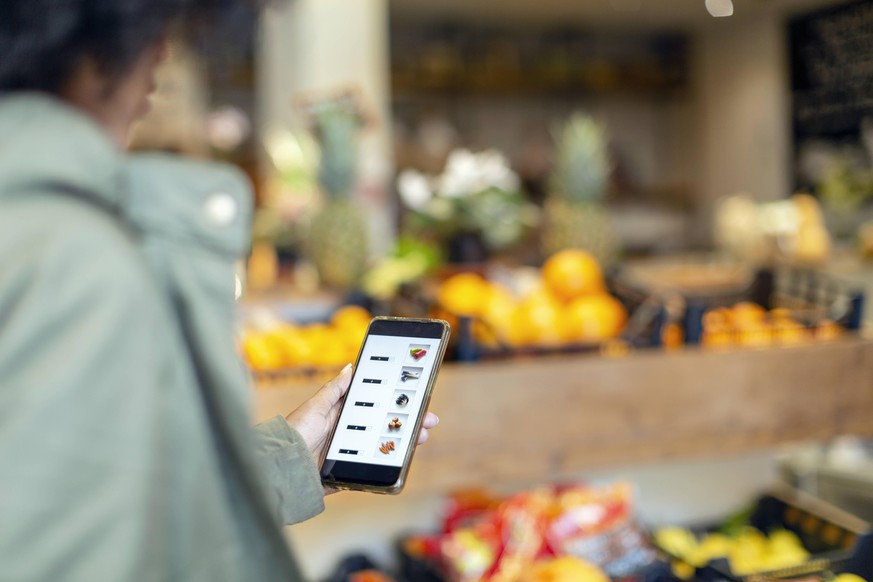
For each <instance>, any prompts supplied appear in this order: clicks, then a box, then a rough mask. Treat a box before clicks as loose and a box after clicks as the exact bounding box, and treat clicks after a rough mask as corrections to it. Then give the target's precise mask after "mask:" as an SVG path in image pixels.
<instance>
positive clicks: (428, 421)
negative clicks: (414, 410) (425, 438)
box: [421, 412, 440, 428]
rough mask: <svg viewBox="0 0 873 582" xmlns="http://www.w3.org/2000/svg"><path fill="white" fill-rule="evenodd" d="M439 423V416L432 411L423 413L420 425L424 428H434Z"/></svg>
mask: <svg viewBox="0 0 873 582" xmlns="http://www.w3.org/2000/svg"><path fill="white" fill-rule="evenodd" d="M439 423H440V417H439V416H437V415H436V414H434V413H433V412H428V413H427V414H425V415H424V421H423V422H422V423H421V426H423V427H424V428H434V427H436V425H438V424H439Z"/></svg>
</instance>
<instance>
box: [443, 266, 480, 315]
mask: <svg viewBox="0 0 873 582" xmlns="http://www.w3.org/2000/svg"><path fill="white" fill-rule="evenodd" d="M490 289H491V288H490V284H489V283H488V281H486V280H485V279H483V278H482V277H480V276H479V275H476V274H474V273H460V274H458V275H452V276H451V277H449V278H448V279H446V280H445V281H444V282H443V283H442V285H440V288H439V291H438V293H437V300H438V301H439V303H440V305H442V306H443V308H445V309H446V310H448V311H450V312H451V313H454V314H455V315H460V316H466V317H477V316H479V315H481V313H482V311H483V310H484V308H485V305H486V303H487V301H488V297H489V295H490Z"/></svg>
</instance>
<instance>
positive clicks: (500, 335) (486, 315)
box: [481, 285, 519, 342]
mask: <svg viewBox="0 0 873 582" xmlns="http://www.w3.org/2000/svg"><path fill="white" fill-rule="evenodd" d="M518 304H519V302H518V301H517V300H516V298H515V297H514V296H513V295H512V293H510V292H509V291H508V290H507V289H505V288H504V287H502V286H500V285H492V286H491V292H490V294H489V295H488V300H487V301H486V303H485V308H484V309H483V310H482V313H481V318H482V321H484V322H485V324H486V327H487V328H488V330H490V331H491V332H492V333H491V334H490V335H496V336H497V338H496V339H499V340H500V341H503V342H507V341H509V338H510V337H511V335H512V333H511V328H512V315H513V313H515V310H516V309H517V308H518Z"/></svg>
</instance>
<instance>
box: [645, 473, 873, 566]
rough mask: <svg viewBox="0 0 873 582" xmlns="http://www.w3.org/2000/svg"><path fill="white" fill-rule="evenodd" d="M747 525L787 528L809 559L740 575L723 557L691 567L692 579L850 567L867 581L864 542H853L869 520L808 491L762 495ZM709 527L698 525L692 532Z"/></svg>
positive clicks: (764, 529)
mask: <svg viewBox="0 0 873 582" xmlns="http://www.w3.org/2000/svg"><path fill="white" fill-rule="evenodd" d="M748 524H749V525H751V526H753V527H755V528H757V529H759V530H760V531H762V532H768V531H771V530H775V529H786V530H788V531H791V532H793V533H794V534H796V535H797V536H798V537H799V538H800V540H801V542H802V543H803V545H804V547H805V548H806V549H807V550H808V551H809V552H810V554H811V557H810V559H809V560H807V562H806V563H805V564H803V565H801V566H796V567H793V568H783V569H779V570H772V571H766V572H754V573H750V574H746V575H742V576H741V575H737V574H734V573H733V572H732V571H731V568H730V564H729V563H728V561H727V560H725V559H720V560H713V561H712V562H710V563H709V564H708V565H706V566H704V567H702V568H697V571H696V575H695V578H696V579H700V580H705V581H711V582H716V581H722V580H726V581H730V582H734V581H736V582H753V581H755V582H760V581H761V580H762V579H792V578H801V577H806V576H812V575H818V574H824V573H826V572H837V573H838V572H844V571H853V573H856V574H859V575H861V576H862V577H865V578H866V579H869V578H870V575H871V574H873V572H863V571H860V572H859V571H858V569H859V568H864V567H867V566H866V563H864V562H863V560H864V559H869V557H870V556H868V555H866V554H867V553H869V545H870V542H869V541H868V540H867V539H866V538H865V541H864V543H859V540H860V539H861V537H862V536H864V535H865V534H867V532H869V531H870V524H868V523H867V522H865V521H863V520H861V519H859V518H856V517H855V516H853V515H851V514H848V513H846V512H844V511H842V510H840V509H838V508H836V507H834V506H832V505H830V504H828V503H825V502H823V501H821V500H820V499H816V498H815V497H812V496H810V495H808V494H805V493H802V492H800V491H797V490H795V489H791V488H788V487H785V488H781V489H779V490H778V491H774V492H773V493H771V494H768V495H765V496H763V497H761V499H759V500H758V502H757V503H756V506H755V508H754V510H753V512H752V514H751V516H750V518H749V521H748ZM713 529H714V528H702V529H701V530H699V531H698V533H700V534H703V533H705V532H707V531H713ZM659 550H660V551H661V552H662V553H664V554H665V555H666V556H667V557H668V558H670V559H672V560H675V561H678V562H682V559H681V558H679V557H678V556H675V555H673V554H671V553H670V552H669V551H667V550H666V549H665V548H663V547H660V548H659ZM865 574H866V575H865Z"/></svg>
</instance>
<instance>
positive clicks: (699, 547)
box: [655, 527, 810, 576]
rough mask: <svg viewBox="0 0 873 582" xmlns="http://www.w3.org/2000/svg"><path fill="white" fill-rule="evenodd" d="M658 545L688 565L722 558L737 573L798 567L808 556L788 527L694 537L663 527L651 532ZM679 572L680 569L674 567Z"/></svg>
mask: <svg viewBox="0 0 873 582" xmlns="http://www.w3.org/2000/svg"><path fill="white" fill-rule="evenodd" d="M655 539H656V540H657V543H658V545H659V546H660V547H661V548H663V549H664V550H666V551H667V552H668V553H670V554H671V555H673V556H676V557H677V558H679V559H681V560H682V561H683V562H684V563H685V564H687V565H688V566H692V570H691V572H693V568H700V567H703V566H705V565H707V564H708V563H709V562H710V561H712V560H716V559H719V558H726V559H727V560H728V564H729V565H730V568H731V571H732V572H733V573H734V574H736V575H737V576H746V575H748V574H752V573H756V572H768V571H771V570H780V569H783V568H793V567H795V566H801V565H803V564H805V563H806V562H807V560H809V558H810V553H809V551H807V550H806V548H804V547H803V544H802V543H801V541H800V538H798V537H797V535H796V534H794V533H793V532H790V531H788V530H784V529H782V530H775V531H772V532H770V534H769V535H767V534H765V533H762V532H761V531H759V530H757V529H755V528H752V527H748V528H745V529H743V530H742V531H741V532H740V533H739V534H738V535H735V536H727V535H724V534H721V533H712V534H709V535H706V536H703V537H702V538H701V539H698V538H697V537H696V536H695V535H694V534H693V533H692V532H691V531H690V530H687V529H683V528H675V527H669V528H663V529H660V530H658V531H657V532H656V533H655ZM677 570H678V571H679V572H680V573H681V572H682V568H677Z"/></svg>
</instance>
